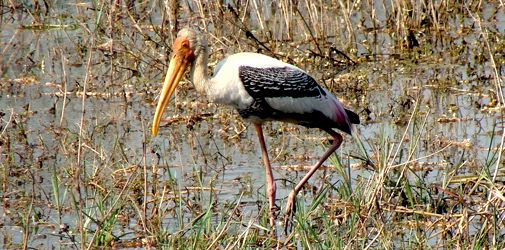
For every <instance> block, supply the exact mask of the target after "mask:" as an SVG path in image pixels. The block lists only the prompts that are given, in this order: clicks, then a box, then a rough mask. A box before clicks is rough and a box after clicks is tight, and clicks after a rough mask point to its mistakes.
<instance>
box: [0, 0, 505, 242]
mask: <svg viewBox="0 0 505 250" xmlns="http://www.w3.org/2000/svg"><path fill="white" fill-rule="evenodd" d="M41 3H42V2H40V1H25V2H24V3H23V4H19V5H18V4H15V3H13V2H9V3H3V4H2V5H1V9H2V12H3V14H2V17H1V20H0V21H1V23H0V25H2V27H3V29H2V30H4V31H3V32H2V36H7V35H8V36H9V37H7V38H5V37H4V38H2V46H3V48H2V56H1V58H2V65H1V68H0V69H1V76H2V83H1V84H0V86H1V89H2V96H0V101H2V98H4V99H8V98H10V99H8V100H9V101H8V104H9V105H12V106H9V107H0V118H1V123H0V159H1V161H0V170H1V172H0V174H1V175H2V176H1V180H2V187H1V188H2V191H1V194H2V208H1V211H2V214H3V219H1V220H0V230H1V236H0V238H1V243H0V244H1V246H2V248H4V249H16V248H24V249H28V248H49V247H55V248H63V249H67V248H68V249H95V248H117V249H121V248H141V247H143V248H156V249H250V248H285V249H370V248H374V249H392V248H394V249H396V248H401V249H440V248H456V249H501V248H504V247H505V241H503V240H502V238H503V237H505V231H504V229H503V228H504V226H505V225H504V219H505V216H504V214H505V206H504V204H505V197H504V186H503V181H504V176H505V173H504V168H503V166H504V159H503V153H504V146H503V144H504V141H505V129H504V127H503V124H504V121H503V117H505V115H504V112H505V109H504V103H505V102H504V97H503V95H504V91H503V86H504V84H503V67H502V64H503V63H502V62H503V56H502V55H503V47H504V46H503V42H501V41H503V39H504V34H503V31H504V29H505V23H503V21H500V19H499V16H500V15H502V14H503V13H502V11H503V9H504V8H505V7H504V6H502V5H501V4H500V3H494V2H475V3H474V2H471V3H464V4H461V3H459V2H458V3H456V2H453V1H425V2H419V1H408V0H405V1H379V2H375V1H364V2H352V1H336V2H331V3H330V2H326V1H319V2H313V1H296V3H295V2H294V1H287V0H281V1H264V0H253V1H246V2H243V1H232V2H230V3H229V4H224V2H223V1H208V2H207V1H143V2H135V1H94V2H90V3H73V4H68V5H66V4H64V3H59V2H54V3H53V2H51V1H43V4H41ZM486 10H487V11H486ZM490 10H491V11H490ZM186 25H191V26H194V27H198V28H200V29H201V30H204V31H205V32H207V33H208V39H209V43H210V45H211V50H212V51H211V52H212V53H211V58H210V61H211V64H212V66H214V65H215V64H216V62H217V60H218V59H221V58H223V57H224V56H226V55H229V54H233V53H236V52H241V51H252V52H261V53H264V54H267V55H270V56H272V57H276V58H278V59H280V60H283V61H286V62H289V63H292V64H295V65H296V66H299V67H300V68H303V69H305V70H307V71H308V72H310V73H311V74H312V75H314V76H315V77H316V79H317V80H318V81H319V82H321V84H324V85H325V86H326V87H327V88H328V89H329V90H330V91H332V92H334V93H336V95H337V96H338V97H340V98H341V99H342V100H344V102H345V104H346V106H349V107H350V108H351V109H353V110H355V111H357V112H360V116H361V118H362V122H363V125H360V126H356V133H355V135H354V136H353V137H351V136H346V137H345V143H344V145H343V147H342V149H339V151H338V153H337V154H335V155H333V156H332V157H331V158H330V159H329V161H328V162H327V163H331V164H327V165H328V166H327V167H326V168H324V169H321V170H320V171H318V173H317V174H318V175H317V176H314V178H313V179H311V180H310V183H309V185H307V186H306V187H305V188H304V190H302V192H301V193H300V195H299V196H298V197H297V200H296V205H297V208H298V209H297V212H296V213H295V215H294V216H293V217H292V218H288V220H287V221H288V222H289V225H290V228H289V230H288V231H287V232H284V226H285V225H284V224H283V223H282V222H281V221H284V219H285V218H284V214H283V210H284V209H283V208H284V205H285V197H279V200H278V202H277V203H278V205H279V206H280V207H281V208H282V209H281V210H280V211H279V212H278V217H279V218H278V221H279V224H278V225H277V226H276V228H275V230H274V231H273V230H272V228H270V227H269V226H268V205H267V197H266V191H265V188H264V185H262V184H259V185H258V183H257V182H261V183H264V180H263V179H259V180H258V179H255V178H254V177H251V176H250V174H249V173H247V171H249V170H247V169H248V168H247V167H248V165H249V164H251V165H252V163H251V162H250V161H251V160H250V159H248V160H246V161H249V162H246V163H245V164H244V163H242V162H241V161H242V160H240V159H233V155H237V152H238V153H240V154H250V153H252V154H255V152H254V150H251V148H253V149H254V148H257V145H256V141H255V138H254V134H253V133H248V130H250V129H247V128H248V127H247V124H245V123H244V122H243V121H242V120H240V118H238V117H237V115H236V114H234V113H232V112H230V111H229V109H226V108H223V107H219V106H216V105H212V104H206V103H205V102H204V101H200V100H201V99H198V98H199V97H197V96H195V95H194V91H193V89H192V87H191V84H186V85H184V84H183V86H181V88H180V89H179V90H178V92H179V93H178V94H177V96H176V97H175V99H176V100H175V101H174V104H175V105H174V106H175V108H173V110H170V112H171V114H172V115H173V119H169V120H167V124H166V125H165V127H164V128H163V130H164V131H165V132H164V133H165V134H164V136H162V137H161V138H151V137H150V135H149V131H148V129H147V127H149V123H150V114H151V111H150V110H151V109H150V108H151V107H154V102H155V99H156V91H157V90H158V88H159V80H158V79H161V78H162V77H163V74H164V73H165V72H164V70H166V65H167V62H168V55H169V53H170V51H171V48H170V46H171V43H172V41H173V39H174V36H175V34H176V32H177V30H178V29H180V28H181V27H183V26H186ZM7 31H9V32H7ZM27 32H28V33H27ZM27 34H28V35H27ZM10 36H12V37H10ZM27 37H28V38H27ZM46 42H47V43H46ZM481 45H484V46H481ZM52 47H54V48H53V49H48V48H52ZM43 84H45V86H42V85H43ZM30 91H37V92H38V91H40V92H42V93H40V94H39V95H42V96H50V97H51V98H53V99H51V102H52V105H53V106H52V107H44V109H39V108H37V106H36V104H31V100H29V98H32V97H33V96H34V95H33V94H31V93H30ZM34 99H35V100H36V98H34ZM11 100H12V101H13V102H14V103H9V102H11ZM100 100H102V101H104V102H105V103H107V105H115V104H116V103H120V105H117V106H115V107H116V108H115V109H107V108H106V107H104V106H99V105H97V103H99V101H100ZM3 103H6V102H3ZM140 106H143V107H146V108H145V109H144V108H141V107H140ZM209 113H211V114H215V115H208V114H209ZM37 114H43V116H37ZM40 117H46V118H40ZM47 117H50V118H47ZM453 118H454V119H453ZM36 119H40V121H39V123H37V122H36V121H34V120H36ZM47 119H49V121H48V120H47ZM475 124H476V125H475ZM466 126H473V127H477V128H478V130H479V131H476V132H475V133H470V132H461V133H460V132H457V130H458V129H459V130H461V129H462V128H463V127H466ZM476 130H477V129H476ZM370 131H371V132H370ZM464 131H466V130H464ZM265 132H266V133H267V134H268V136H269V138H270V139H268V140H269V141H268V144H269V148H270V149H271V154H273V153H275V154H276V157H273V159H274V161H273V162H274V165H293V164H299V163H300V161H302V162H304V163H306V164H307V165H310V164H312V163H313V161H314V160H313V159H315V158H311V157H315V156H314V155H317V156H318V154H319V151H323V150H324V149H325V148H326V147H327V143H328V142H327V140H326V139H321V138H319V137H316V138H317V140H315V141H314V140H309V139H308V138H309V137H311V136H312V137H314V136H313V135H314V133H316V134H317V135H319V134H318V133H317V132H314V133H313V132H309V131H307V130H305V129H300V128H298V127H293V126H289V125H279V124H272V125H267V126H266V129H265ZM458 136H460V137H458ZM293 137H294V138H295V139H293ZM227 145H231V146H227ZM308 148H310V149H311V150H309V149H308ZM317 149H320V150H318V151H317ZM291 150H293V151H291ZM251 151H253V152H251ZM255 155H256V154H255ZM258 155H259V154H258ZM309 156H310V157H309ZM252 159H256V158H252ZM301 159H302V160H301ZM252 161H254V160H252ZM258 162H260V160H258ZM244 165H245V166H244ZM330 165H331V166H333V168H332V167H330ZM240 166H243V167H244V174H242V175H240V176H235V177H234V179H233V180H230V179H231V177H228V175H227V173H229V172H230V171H231V170H230V169H233V168H237V167H240ZM276 171H278V173H276V174H277V180H278V181H277V183H278V186H279V187H280V188H281V189H283V190H288V191H289V190H290V189H292V188H293V186H294V185H295V183H296V182H297V181H298V180H299V177H297V176H298V175H303V171H301V170H300V171H299V170H293V171H282V170H281V169H279V168H276ZM298 172H300V173H298ZM335 176H338V178H335ZM48 181H49V184H48V185H47V186H46V183H48ZM230 189H232V190H234V192H231V193H232V194H230V192H229V191H228V190H230ZM17 232H22V236H21V237H19V236H18V234H17Z"/></svg>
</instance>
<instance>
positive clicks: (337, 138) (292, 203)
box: [286, 129, 343, 218]
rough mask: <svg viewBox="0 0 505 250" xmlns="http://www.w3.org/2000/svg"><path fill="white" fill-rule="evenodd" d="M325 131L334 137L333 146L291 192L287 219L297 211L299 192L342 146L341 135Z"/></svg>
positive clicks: (287, 207)
mask: <svg viewBox="0 0 505 250" xmlns="http://www.w3.org/2000/svg"><path fill="white" fill-rule="evenodd" d="M323 130H324V131H326V132H327V133H328V134H330V135H331V136H332V137H333V143H332V144H331V146H330V148H329V149H328V151H326V153H324V155H323V156H322V157H321V159H319V161H318V162H317V163H316V165H314V166H313V167H312V168H311V169H310V171H309V172H308V173H307V174H306V175H305V176H304V177H303V179H302V180H301V181H300V182H298V184H297V185H296V187H295V189H293V191H291V193H289V197H288V203H287V205H286V215H287V217H286V218H289V217H290V216H291V215H292V213H293V212H294V210H295V197H296V195H297V194H298V192H300V190H301V189H302V187H303V185H305V183H306V182H307V181H308V180H309V179H310V177H311V176H312V175H313V174H314V172H316V170H317V169H318V168H319V167H320V166H321V165H323V163H324V161H326V159H328V157H330V155H331V154H333V152H335V150H337V148H338V147H340V144H342V140H343V139H342V136H341V135H340V134H339V133H337V132H335V131H333V130H331V129H323Z"/></svg>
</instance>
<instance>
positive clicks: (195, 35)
mask: <svg viewBox="0 0 505 250" xmlns="http://www.w3.org/2000/svg"><path fill="white" fill-rule="evenodd" d="M206 46H207V44H206V41H205V39H204V38H203V36H202V35H201V34H200V33H199V32H197V31H195V30H193V29H190V28H184V29H182V30H181V31H179V33H178V34H177V39H175V42H174V45H173V46H172V48H173V53H172V58H171V60H170V65H169V66H168V72H167V76H166V77H165V83H164V84H163V90H162V91H161V94H160V99H159V101H158V106H157V107H156V113H155V115H154V120H153V127H152V134H153V136H156V134H157V133H158V128H159V126H160V121H161V117H162V116H163V112H164V111H165V108H166V107H167V104H168V102H169V100H170V97H171V96H172V94H173V93H174V90H175V88H176V87H177V85H178V84H179V81H180V80H181V78H182V76H183V75H184V72H185V71H186V69H187V68H188V66H189V65H190V64H191V63H192V62H193V61H194V60H195V58H196V55H198V54H199V53H200V52H201V51H202V49H205V47H206Z"/></svg>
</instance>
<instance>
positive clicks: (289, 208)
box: [284, 190, 296, 234]
mask: <svg viewBox="0 0 505 250" xmlns="http://www.w3.org/2000/svg"><path fill="white" fill-rule="evenodd" d="M295 198H296V194H295V190H292V191H291V192H290V193H289V196H288V203H287V204H286V218H285V220H284V232H285V233H286V234H287V233H288V228H289V227H290V226H291V223H290V222H289V221H290V220H291V218H292V217H293V214H294V213H295V211H296V205H295Z"/></svg>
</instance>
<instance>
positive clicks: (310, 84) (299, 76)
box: [239, 66, 325, 98]
mask: <svg viewBox="0 0 505 250" xmlns="http://www.w3.org/2000/svg"><path fill="white" fill-rule="evenodd" d="M239 77H240V80H241V81H242V83H243V84H244V87H245V89H246V90H247V92H248V93H249V95H251V96H252V97H253V98H274V97H293V98H299V97H320V96H321V95H325V92H324V90H323V89H322V88H321V86H319V84H317V82H316V80H314V78H312V77H311V76H310V75H308V74H307V73H305V72H303V71H301V70H297V69H293V68H289V67H282V68H281V67H271V68H255V67H250V66H240V67H239Z"/></svg>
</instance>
